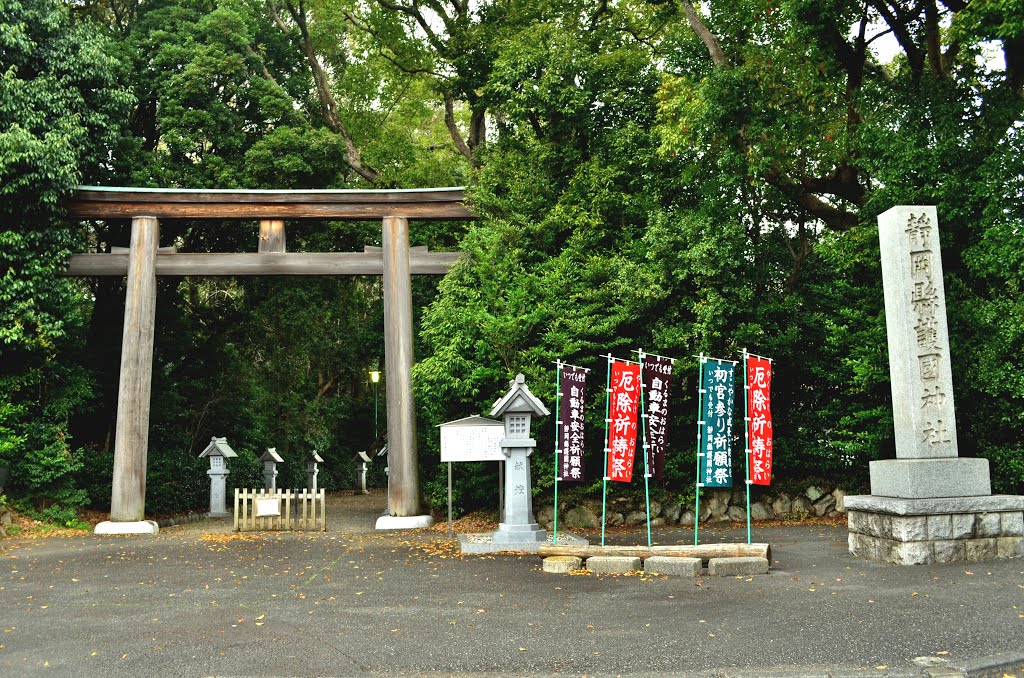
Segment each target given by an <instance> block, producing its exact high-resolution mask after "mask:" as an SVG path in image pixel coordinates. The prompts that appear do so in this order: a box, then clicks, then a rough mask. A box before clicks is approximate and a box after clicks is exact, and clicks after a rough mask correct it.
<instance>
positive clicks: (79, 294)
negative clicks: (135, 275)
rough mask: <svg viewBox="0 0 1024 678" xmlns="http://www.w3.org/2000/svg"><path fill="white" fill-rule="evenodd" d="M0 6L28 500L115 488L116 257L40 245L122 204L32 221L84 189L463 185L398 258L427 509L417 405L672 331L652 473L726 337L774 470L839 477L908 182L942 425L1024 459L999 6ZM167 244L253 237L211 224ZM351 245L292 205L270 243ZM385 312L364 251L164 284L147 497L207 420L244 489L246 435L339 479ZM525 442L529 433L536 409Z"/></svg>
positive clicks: (876, 390) (190, 453) (169, 482)
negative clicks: (437, 252)
mask: <svg viewBox="0 0 1024 678" xmlns="http://www.w3.org/2000/svg"><path fill="white" fill-rule="evenodd" d="M0 5H2V6H3V8H4V15H5V27H4V30H3V32H0V68H2V70H0V73H2V77H3V88H2V90H0V121H2V122H3V125H0V178H2V179H3V180H2V181H0V191H2V196H3V205H2V208H0V214H3V217H4V223H3V224H0V239H2V243H0V244H2V245H3V247H2V250H3V254H2V255H0V257H3V259H2V260H0V273H2V274H3V283H2V286H0V296H2V298H3V301H4V304H3V308H2V310H0V313H2V317H3V322H2V323H0V338H2V343H0V351H2V357H3V366H2V369H0V379H2V383H0V386H2V387H0V464H7V465H9V466H11V468H12V477H13V486H12V492H15V493H16V494H17V495H19V496H21V497H23V498H24V500H25V501H26V502H34V504H35V506H37V508H39V509H40V510H43V509H46V508H47V506H48V505H49V504H50V503H52V502H54V501H56V504H57V505H58V506H57V508H56V509H53V510H55V511H60V510H63V509H64V508H71V509H73V508H75V507H77V506H81V505H84V504H85V503H87V502H90V503H93V504H95V505H98V506H102V505H103V503H104V502H105V501H108V500H109V469H110V464H111V455H112V450H111V440H112V437H111V430H112V426H113V414H114V412H113V410H114V405H115V398H116V387H117V362H118V351H119V345H120V343H119V337H120V314H121V309H122V303H123V302H122V299H123V283H121V282H117V281H110V280H93V281H69V280H68V279H64V278H61V277H60V271H61V266H62V262H63V260H64V258H65V257H66V255H67V254H68V253H69V252H72V251H84V250H86V249H92V250H100V251H104V250H107V249H109V248H110V247H111V246H117V245H124V244H126V241H127V233H128V230H127V224H126V223H123V222H119V221H116V220H112V221H108V222H103V223H94V224H85V225H83V224H78V223H74V222H72V221H69V220H68V219H66V218H65V217H64V216H63V215H62V214H61V209H60V207H61V204H62V200H63V199H64V198H66V196H67V195H68V192H69V191H70V190H71V188H72V187H73V186H74V185H76V184H78V183H83V182H85V183H107V184H128V185H138V186H180V187H194V188H271V187H273V188H345V187H378V188H389V187H397V188H412V187H425V186H446V185H467V186H468V187H469V194H470V197H471V202H472V208H473V210H474V211H475V212H476V213H477V214H478V215H479V217H480V218H479V219H478V220H477V221H475V222H473V223H471V224H468V225H465V224H453V223H416V222H414V223H413V231H412V238H413V241H414V244H424V245H430V246H431V248H432V249H454V248H458V249H461V250H462V251H465V252H466V253H467V257H466V259H465V260H464V261H463V262H462V263H461V264H459V265H458V266H457V267H456V269H454V270H453V271H452V272H451V273H450V274H449V275H448V276H446V277H445V278H444V279H443V280H441V281H440V282H439V283H438V282H437V281H425V280H417V281H416V283H415V284H416V289H415V300H414V301H415V304H416V306H417V309H418V311H417V332H418V335H417V358H418V361H419V362H418V364H417V365H416V367H415V370H414V379H415V386H416V391H417V398H418V401H417V402H418V410H419V415H420V417H421V422H420V426H419V430H420V446H421V450H422V451H421V455H420V458H421V467H422V468H421V473H422V474H423V476H424V479H425V481H426V483H425V487H426V490H427V494H428V498H430V499H431V500H433V501H439V500H440V498H441V491H442V485H441V480H440V476H439V474H438V468H437V464H435V463H434V461H436V459H437V456H436V455H437V445H438V441H437V440H436V435H434V433H433V431H434V430H435V429H434V428H433V426H434V425H436V424H438V423H440V422H442V421H445V420H448V419H454V418H459V417H462V416H465V415H467V414H472V413H477V412H480V411H482V410H484V409H485V408H486V407H487V406H488V405H489V404H490V403H491V402H492V401H493V400H494V399H495V398H496V397H498V396H499V395H500V394H501V393H502V386H503V384H504V383H505V382H506V381H507V379H508V378H509V377H510V376H512V375H514V374H515V373H516V372H519V371H522V372H524V373H525V374H526V375H527V378H528V382H529V383H530V385H531V388H532V389H533V390H534V392H535V393H537V394H538V395H539V396H540V397H541V398H542V399H544V400H546V401H551V402H553V391H554V376H553V370H554V367H553V364H552V362H553V361H554V360H555V359H562V360H567V361H570V362H574V363H577V364H582V365H584V366H588V367H595V368H600V369H603V366H602V365H599V361H598V358H597V356H598V355H599V354H600V353H604V352H608V351H612V352H614V353H618V354H620V355H623V356H624V355H626V354H627V353H628V351H630V350H632V349H635V348H640V347H643V348H645V349H647V350H649V351H654V352H657V353H663V354H668V355H672V356H674V357H677V358H680V359H681V362H679V363H678V364H677V371H678V372H679V374H680V377H679V378H678V379H677V381H676V384H677V385H676V386H675V393H674V395H673V399H674V401H675V404H674V405H673V412H674V413H675V414H674V418H673V420H672V421H671V423H670V429H669V430H670V440H671V447H670V455H669V462H668V465H667V473H666V478H665V479H664V482H663V486H661V487H659V491H661V492H668V493H686V492H691V491H692V482H691V479H692V468H693V463H694V456H693V451H692V449H691V445H690V441H691V440H692V428H691V427H692V426H693V421H692V416H691V414H690V413H691V412H692V411H693V410H694V409H695V403H694V400H693V399H694V395H695V393H694V392H695V389H696V369H695V360H694V359H693V358H692V356H693V354H695V353H697V352H701V351H702V352H704V353H709V354H714V355H719V356H721V357H735V356H736V354H737V353H738V352H739V351H740V350H741V349H742V348H744V347H746V348H748V349H750V350H752V351H755V352H757V353H759V354H764V355H768V356H772V357H773V358H775V359H776V365H777V376H776V379H775V381H774V393H773V410H774V412H775V428H776V470H777V475H778V477H779V478H783V479H784V478H793V479H796V478H806V477H813V476H823V477H830V478H833V479H835V480H840V481H841V482H843V483H846V484H848V485H849V486H850V487H851V488H854V487H856V486H858V485H862V484H863V483H864V482H865V478H866V472H867V462H868V461H869V460H871V459H876V458H880V457H884V456H887V455H891V454H892V445H893V443H892V413H891V403H890V398H889V383H888V364H887V360H888V357H887V354H886V348H885V346H886V342H885V321H884V316H883V303H882V291H881V274H880V265H879V256H878V239H877V230H876V225H875V218H876V216H877V215H878V214H879V213H881V212H883V211H885V210H886V209H888V208H889V207H891V206H892V205H895V204H931V205H936V206H937V208H938V213H939V219H940V227H941V234H942V256H943V262H944V267H945V271H946V280H945V283H946V290H947V303H948V308H949V313H950V318H949V324H950V334H951V337H950V338H951V345H952V355H953V357H954V364H953V367H954V385H955V388H956V402H957V406H958V412H959V415H958V419H959V428H958V430H959V435H960V441H959V442H960V450H961V454H976V455H980V456H985V457H988V458H989V459H990V460H991V461H992V464H993V479H994V484H995V487H996V489H998V490H1002V491H1020V490H1021V489H1024V456H1022V441H1021V438H1020V435H1019V431H1020V430H1021V428H1022V426H1024V419H1022V415H1021V412H1022V411H1024V407H1022V405H1024V380H1022V378H1021V377H1020V375H1021V374H1022V370H1021V367H1022V361H1021V358H1020V355H1019V351H1018V350H1017V347H1018V346H1019V345H1020V343H1021V339H1022V337H1024V300H1022V297H1021V295H1022V289H1024V285H1022V283H1024V247H1021V227H1022V221H1024V121H1022V111H1024V5H1021V3H1020V2H1019V1H1016V0H955V1H954V0H945V1H941V0H921V1H915V2H907V1H902V0H858V1H854V0H828V1H826V2H819V1H814V2H812V1H810V0H742V1H739V2H737V1H732V2H717V1H711V2H706V3H698V4H695V3H692V2H690V0H618V1H611V2H609V1H608V0H587V1H585V2H578V1H577V2H563V1H561V0H544V1H542V2H536V1H529V2H527V1H524V0H503V1H502V2H494V1H491V0H482V1H480V2H475V3H470V2H467V1H466V0H375V1H368V2H354V1H351V0H272V1H271V2H252V1H250V0H142V1H141V2H123V1H122V0H93V1H90V2H85V3H62V2H60V1H59V0H20V1H18V2H12V1H11V0H0ZM8 16H10V17H11V18H10V19H7V18H6V17H8ZM162 236H163V237H162V239H163V244H175V245H177V246H178V247H179V249H181V250H183V251H194V252H213V251H251V250H252V249H254V245H255V232H254V228H247V227H241V226H239V225H238V224H230V223H224V224H221V223H210V222H205V223H200V222H194V221H189V220H175V221H168V222H166V223H164V224H162ZM379 237H380V236H379V224H375V223H365V224H362V223H361V224H355V225H353V224H340V223H334V222H326V221H325V222H318V223H309V224H302V225H300V226H295V227H290V228H289V249H290V250H309V251H347V250H354V249H358V248H361V247H362V246H363V245H367V244H375V243H379ZM382 319H383V309H382V306H381V301H380V294H379V285H378V283H377V282H376V281H374V280H372V279H369V278H367V279H322V280H313V279H307V280H302V281H290V280H259V279H228V280H215V279H193V278H186V279H173V280H172V279H162V280H161V281H160V294H159V301H158V325H159V327H160V332H159V334H158V337H157V345H156V367H155V371H154V398H153V403H154V409H153V422H152V434H151V448H152V451H151V453H150V476H149V477H150V480H149V488H150V489H149V492H148V498H149V507H150V510H153V511H170V510H180V509H183V508H186V507H189V506H195V505H201V504H202V502H203V496H204V495H203V492H204V487H203V481H204V477H203V476H202V473H201V469H200V465H199V462H198V461H197V460H196V459H195V457H196V454H198V452H199V451H200V450H201V449H202V447H203V441H204V440H206V439H207V438H208V436H210V435H218V436H219V435H225V436H228V438H229V440H230V441H231V443H232V445H233V446H234V447H235V448H236V450H239V451H240V453H241V454H240V458H239V460H237V462H238V463H237V465H236V467H235V469H236V470H234V471H233V473H232V476H231V477H230V479H231V480H232V481H234V482H236V483H238V484H240V485H244V484H247V483H251V482H256V475H255V474H256V470H257V469H256V462H255V456H256V454H257V453H258V452H259V451H261V449H262V448H263V447H266V446H276V447H277V449H278V450H281V451H282V452H284V453H286V459H291V460H292V463H291V465H290V470H289V471H288V472H289V473H291V474H293V476H294V478H295V480H296V481H297V480H298V474H299V473H300V471H301V469H300V468H299V461H301V454H300V452H304V450H305V449H306V448H316V449H318V450H320V451H321V453H323V454H324V456H325V457H327V458H328V461H329V462H331V464H330V465H329V466H328V468H329V469H330V471H329V473H327V474H326V476H327V477H325V476H324V475H322V476H321V478H322V479H324V480H325V481H326V483H327V485H328V486H329V487H330V486H332V484H333V485H334V486H339V485H342V484H345V483H349V482H351V476H352V469H351V466H352V465H351V464H349V463H348V460H349V459H350V458H351V455H352V453H353V452H354V451H355V450H358V449H365V448H366V447H367V446H368V445H370V444H371V443H372V441H373V438H374V433H373V404H374V402H373V398H374V391H373V389H372V387H371V384H370V383H369V381H368V378H367V373H368V371H369V370H371V369H375V368H377V367H378V365H379V364H380V359H381V356H382V352H383V336H382V331H383V330H382ZM600 369H599V370H598V371H599V372H600ZM599 410H600V411H599ZM602 412H603V409H601V408H600V407H598V406H597V405H596V404H594V405H593V406H592V407H591V408H590V411H589V414H588V416H589V417H590V418H591V419H592V421H593V423H594V425H593V426H591V427H590V431H591V435H592V436H593V438H592V439H589V440H588V445H587V449H588V453H589V456H590V458H591V460H592V461H591V463H593V464H595V469H596V467H597V465H599V463H600V454H599V450H600V447H601V441H600V440H599V439H598V438H599V434H600V425H599V424H600V420H601V419H602V417H603V415H602ZM536 434H537V436H538V438H539V439H540V441H541V442H540V448H539V449H542V450H550V449H552V445H551V442H552V437H553V433H552V426H551V425H550V422H546V423H542V424H541V427H540V428H538V429H537V431H536ZM288 453H292V454H290V455H289V454H288ZM545 454H550V452H547V453H545ZM535 468H537V469H538V470H537V471H536V475H537V482H536V483H535V486H536V487H537V488H538V491H542V492H543V491H545V489H546V487H547V485H548V484H550V478H548V477H547V473H546V470H544V469H546V468H548V465H547V464H543V463H542V464H535ZM598 475H599V474H597V473H591V474H590V477H597V476H598ZM288 480H291V478H288V477H287V476H286V478H285V481H286V482H287V481H288ZM489 488H490V481H489V480H488V481H487V482H486V483H485V482H484V481H483V480H482V479H480V478H479V477H478V478H477V479H475V480H472V481H469V482H467V483H464V484H463V486H462V487H461V488H460V496H459V503H460V506H462V507H463V508H471V507H474V506H480V505H488V506H489V505H491V504H492V503H493V502H492V501H491V500H490V498H489V493H490V489H489ZM588 489H592V488H586V487H584V488H582V489H580V492H581V493H585V492H587V491H588ZM58 490H59V491H60V492H61V493H63V494H57V493H56V492H57V491H58ZM61 515H64V514H61Z"/></svg>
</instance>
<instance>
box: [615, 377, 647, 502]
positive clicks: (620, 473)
mask: <svg viewBox="0 0 1024 678" xmlns="http://www.w3.org/2000/svg"><path fill="white" fill-rule="evenodd" d="M639 405H640V366H639V365H637V364H634V363H625V362H619V361H614V362H613V363H612V373H611V392H610V393H608V418H609V419H611V421H609V422H608V477H609V478H610V479H611V480H615V481H618V482H620V483H628V482H630V481H632V480H633V458H634V457H635V456H636V413H637V409H638V408H639Z"/></svg>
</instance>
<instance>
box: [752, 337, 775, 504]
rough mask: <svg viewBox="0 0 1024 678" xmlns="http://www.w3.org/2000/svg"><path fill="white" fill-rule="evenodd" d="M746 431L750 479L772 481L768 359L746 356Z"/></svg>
mask: <svg viewBox="0 0 1024 678" xmlns="http://www.w3.org/2000/svg"><path fill="white" fill-rule="evenodd" d="M746 369H747V387H748V391H747V416H749V417H750V421H748V422H747V433H748V435H749V438H748V440H749V441H750V479H751V481H752V482H753V483H754V484H755V485H771V482H772V399H771V398H772V395H771V391H772V363H771V361H770V360H768V359H766V358H758V357H756V356H752V355H748V356H747V366H746Z"/></svg>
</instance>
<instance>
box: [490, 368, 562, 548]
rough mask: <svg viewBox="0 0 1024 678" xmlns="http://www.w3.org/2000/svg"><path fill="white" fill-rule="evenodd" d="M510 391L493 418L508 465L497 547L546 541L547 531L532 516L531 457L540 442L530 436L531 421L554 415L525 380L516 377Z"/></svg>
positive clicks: (497, 404)
mask: <svg viewBox="0 0 1024 678" xmlns="http://www.w3.org/2000/svg"><path fill="white" fill-rule="evenodd" d="M509 387H510V388H509V391H508V393H506V394H505V395H504V396H502V397H501V398H499V399H498V401H497V402H495V403H494V405H493V406H492V407H491V413H490V416H492V417H497V416H501V417H503V418H504V423H505V438H504V439H503V440H502V441H501V451H502V452H503V453H504V455H505V457H506V459H507V461H506V462H505V469H506V470H505V507H504V511H503V512H502V521H501V523H499V525H498V529H497V531H495V532H494V543H495V544H527V543H537V542H543V541H545V540H546V539H547V532H546V531H545V530H542V529H540V526H539V525H538V524H537V521H536V519H535V518H534V516H533V491H532V487H531V481H530V455H531V454H532V453H533V448H534V447H536V446H537V441H536V440H534V439H533V438H531V437H530V419H531V418H532V417H540V416H546V415H549V414H551V412H549V411H548V408H546V407H545V406H544V403H542V402H541V401H540V400H538V399H537V396H535V395H533V393H531V392H530V389H529V388H527V387H526V378H525V377H524V376H523V375H522V374H517V375H516V378H515V379H513V380H512V381H510V382H509Z"/></svg>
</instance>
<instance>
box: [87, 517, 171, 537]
mask: <svg viewBox="0 0 1024 678" xmlns="http://www.w3.org/2000/svg"><path fill="white" fill-rule="evenodd" d="M159 531H160V526H159V525H157V524H156V521H155V520H128V521H124V522H120V521H113V520H104V521H103V522H102V523H99V524H98V525H96V529H95V530H93V534H99V535H104V534H156V533H158V532H159Z"/></svg>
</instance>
